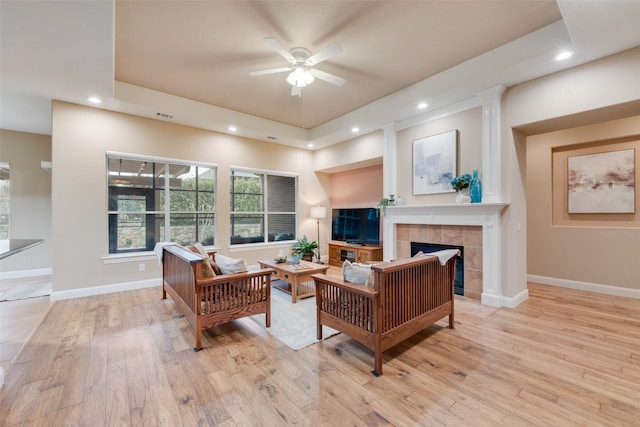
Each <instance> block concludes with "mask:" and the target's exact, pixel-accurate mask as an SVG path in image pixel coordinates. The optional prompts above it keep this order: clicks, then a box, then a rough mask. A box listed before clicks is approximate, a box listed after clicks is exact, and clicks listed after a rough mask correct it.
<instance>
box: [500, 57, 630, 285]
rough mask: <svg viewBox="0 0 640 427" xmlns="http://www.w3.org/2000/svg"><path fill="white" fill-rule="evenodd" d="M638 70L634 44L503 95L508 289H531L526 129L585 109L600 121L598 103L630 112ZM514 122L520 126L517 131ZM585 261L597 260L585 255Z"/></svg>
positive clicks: (562, 123)
mask: <svg viewBox="0 0 640 427" xmlns="http://www.w3.org/2000/svg"><path fill="white" fill-rule="evenodd" d="M638 76H640V48H635V49H632V50H629V51H626V52H622V53H620V54H617V55H613V56H610V57H607V58H604V59H601V60H598V61H594V62H592V63H589V64H585V65H582V66H579V67H575V68H572V69H568V70H566V71H563V72H559V73H556V74H552V75H550V76H547V77H544V78H540V79H536V80H532V81H530V82H527V83H524V84H521V85H517V86H515V87H513V88H510V89H508V90H507V91H506V92H505V94H504V95H503V101H502V111H503V127H502V138H503V146H504V148H505V153H506V156H505V158H504V160H503V162H504V163H503V170H504V171H505V173H504V176H503V185H504V189H503V191H504V195H503V197H504V199H505V200H506V201H509V202H510V203H511V204H510V206H509V209H508V210H507V211H506V213H505V216H504V218H503V225H502V235H503V236H502V241H503V245H507V246H506V247H508V248H509V250H508V251H505V252H506V256H505V259H504V260H503V266H504V268H503V283H504V293H505V294H506V295H508V296H513V295H516V294H517V293H519V292H521V291H522V290H523V289H526V283H527V270H526V266H527V239H526V224H527V209H526V203H527V197H526V193H525V184H526V177H527V170H526V160H525V157H524V153H525V151H526V142H525V141H526V135H524V134H523V133H522V132H529V134H530V135H531V134H533V133H531V132H535V129H536V128H544V129H545V131H549V130H559V129H563V128H567V127H570V126H572V124H573V123H575V122H576V121H580V116H581V115H583V116H584V117H588V118H589V120H590V122H591V123H596V122H597V121H598V115H594V114H591V111H593V110H597V109H604V110H607V109H608V108H609V109H612V110H615V111H616V112H618V111H619V114H621V115H624V114H629V112H628V111H624V109H620V108H618V107H617V106H618V105H620V104H626V103H630V102H633V101H637V100H640V78H639V77H638ZM636 114H637V111H636ZM563 118H566V119H565V120H563ZM608 118H609V119H611V118H612V117H610V116H609V117H608ZM545 122H547V123H545ZM585 124H586V123H585ZM550 126H551V127H552V129H550V128H549V127H550ZM514 128H517V129H520V132H518V131H515V132H514V131H513V129H514ZM550 262H562V260H551V261H550ZM584 262H597V260H595V259H585V260H584ZM603 268H607V267H606V266H603Z"/></svg>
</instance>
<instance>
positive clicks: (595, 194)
mask: <svg viewBox="0 0 640 427" xmlns="http://www.w3.org/2000/svg"><path fill="white" fill-rule="evenodd" d="M567 181H568V183H567V184H568V204H567V207H568V212H569V213H570V214H580V213H635V206H636V201H635V150H634V149H629V150H619V151H608V152H603V153H597V154H587V155H581V156H570V157H568V158H567Z"/></svg>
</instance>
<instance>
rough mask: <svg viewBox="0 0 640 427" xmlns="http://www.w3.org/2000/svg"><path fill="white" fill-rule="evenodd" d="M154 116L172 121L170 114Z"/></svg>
mask: <svg viewBox="0 0 640 427" xmlns="http://www.w3.org/2000/svg"><path fill="white" fill-rule="evenodd" d="M156 116H158V117H162V118H164V119H173V116H172V115H171V114H167V113H156Z"/></svg>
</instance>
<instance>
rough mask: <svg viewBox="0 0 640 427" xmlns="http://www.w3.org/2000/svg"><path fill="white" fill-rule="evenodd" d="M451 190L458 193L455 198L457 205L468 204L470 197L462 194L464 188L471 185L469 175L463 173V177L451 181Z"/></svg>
mask: <svg viewBox="0 0 640 427" xmlns="http://www.w3.org/2000/svg"><path fill="white" fill-rule="evenodd" d="M449 184H450V185H451V188H453V189H454V190H456V191H457V192H458V195H457V196H456V202H457V203H469V202H470V201H471V197H469V196H467V195H466V194H464V193H463V192H462V190H464V189H465V188H469V185H470V184H471V175H469V174H468V173H465V174H464V175H460V176H456V177H454V178H452V179H451V181H450V182H449Z"/></svg>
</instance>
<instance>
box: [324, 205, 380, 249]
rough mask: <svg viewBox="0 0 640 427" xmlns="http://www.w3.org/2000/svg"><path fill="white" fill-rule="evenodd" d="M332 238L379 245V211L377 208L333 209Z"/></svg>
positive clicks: (353, 242)
mask: <svg viewBox="0 0 640 427" xmlns="http://www.w3.org/2000/svg"><path fill="white" fill-rule="evenodd" d="M331 240H338V241H341V242H347V243H352V244H360V245H379V244H380V215H379V212H378V211H377V210H376V209H375V208H354V209H347V208H345V209H333V210H332V219H331Z"/></svg>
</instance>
